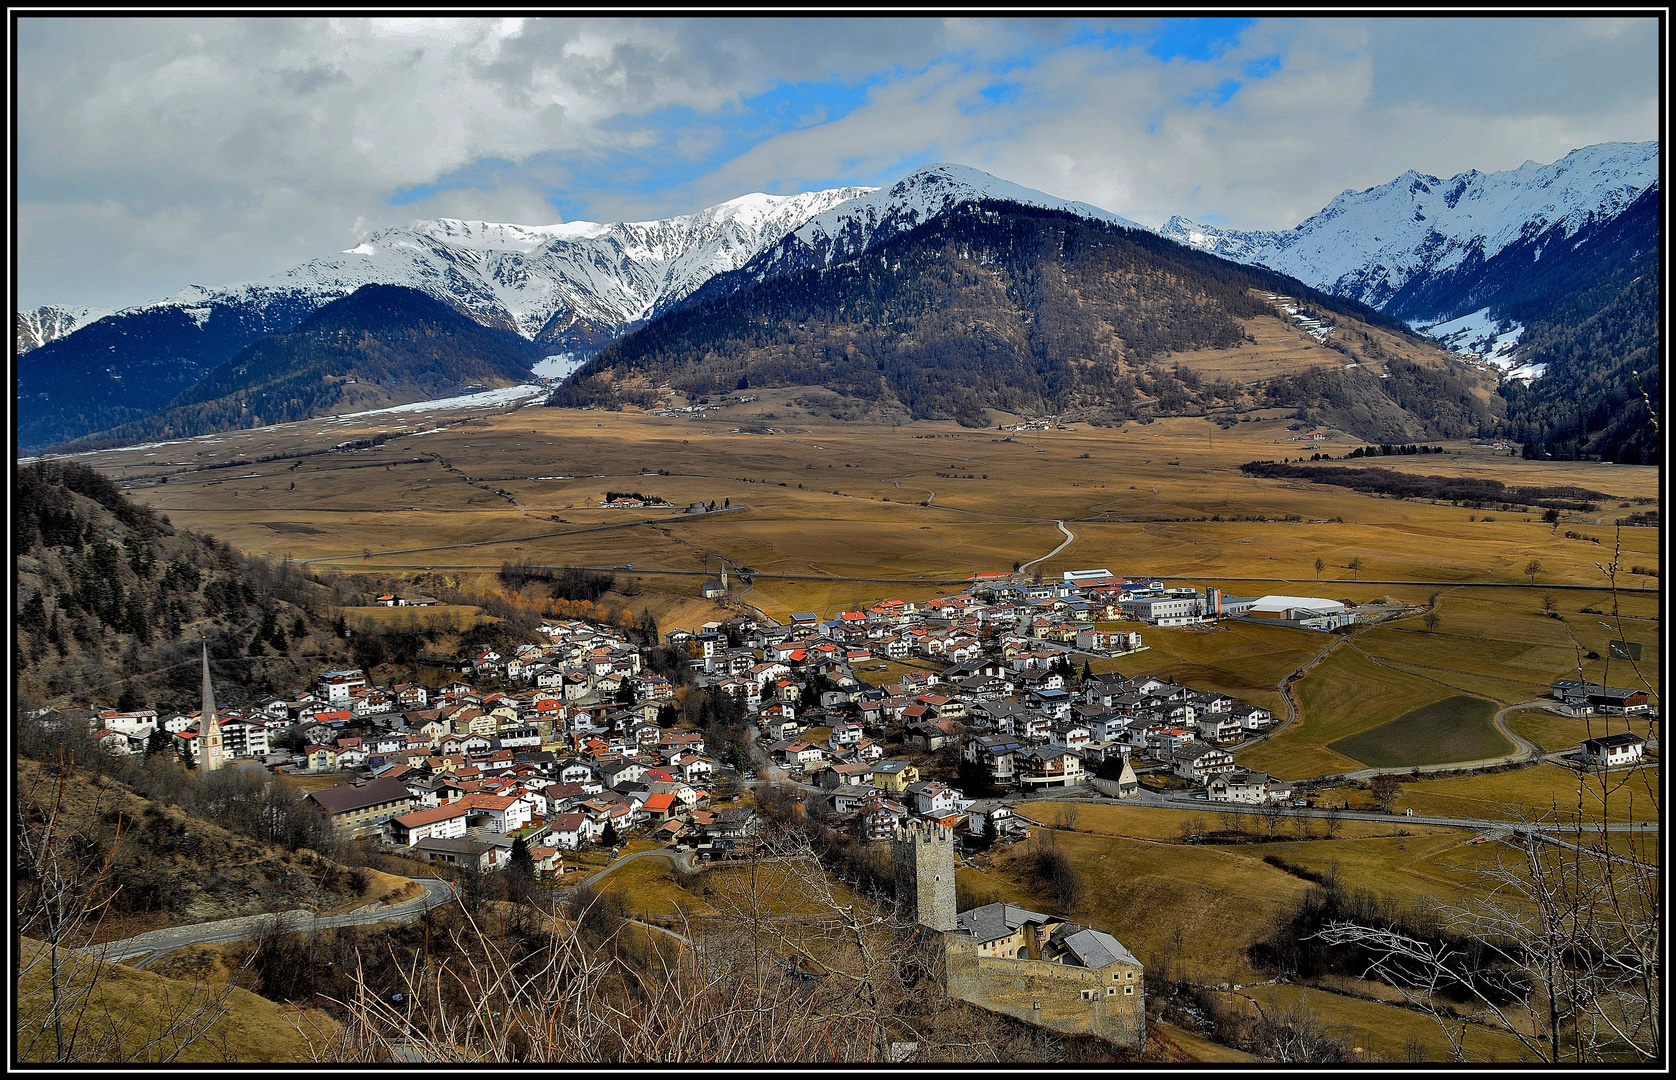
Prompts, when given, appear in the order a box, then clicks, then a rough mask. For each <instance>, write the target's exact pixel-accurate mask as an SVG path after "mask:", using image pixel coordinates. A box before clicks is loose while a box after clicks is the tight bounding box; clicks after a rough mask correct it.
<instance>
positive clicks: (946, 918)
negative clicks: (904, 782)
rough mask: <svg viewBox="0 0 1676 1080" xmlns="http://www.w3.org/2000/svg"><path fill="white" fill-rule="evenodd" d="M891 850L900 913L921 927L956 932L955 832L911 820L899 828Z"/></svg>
mask: <svg viewBox="0 0 1676 1080" xmlns="http://www.w3.org/2000/svg"><path fill="white" fill-rule="evenodd" d="M890 851H891V856H892V859H893V861H894V863H895V866H896V906H897V910H898V911H900V912H901V913H902V914H903V915H904V916H906V917H907V918H910V919H912V920H914V921H915V922H917V923H919V924H920V925H921V926H928V927H930V928H931V929H933V930H941V931H945V932H946V931H949V930H953V929H954V928H955V926H956V923H955V918H954V917H955V901H954V833H952V832H950V831H949V829H948V828H946V827H945V826H942V825H935V824H932V823H930V822H924V821H908V822H905V823H904V824H902V825H899V826H897V829H896V835H895V836H894V837H893V838H892V839H891V842H890Z"/></svg>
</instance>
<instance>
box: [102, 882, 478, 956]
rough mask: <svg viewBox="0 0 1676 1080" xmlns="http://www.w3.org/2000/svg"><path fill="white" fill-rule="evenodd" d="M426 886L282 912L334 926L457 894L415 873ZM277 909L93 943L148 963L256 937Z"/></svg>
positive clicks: (421, 909)
mask: <svg viewBox="0 0 1676 1080" xmlns="http://www.w3.org/2000/svg"><path fill="white" fill-rule="evenodd" d="M413 880H415V881H417V882H418V883H419V884H421V885H423V886H424V887H425V895H424V896H421V897H417V898H415V899H413V900H409V901H406V902H404V903H400V904H369V905H367V906H366V907H364V908H357V909H356V910H354V911H350V912H346V913H344V914H342V915H316V914H315V913H314V912H312V911H309V910H308V909H306V908H297V909H294V910H292V911H287V912H282V913H280V914H279V915H278V916H277V917H278V918H279V919H280V920H282V921H283V922H284V923H285V924H286V925H287V927H288V928H290V929H294V930H330V929H333V928H335V927H340V926H367V925H371V924H375V923H382V922H412V921H413V920H415V919H417V918H419V917H420V916H422V915H424V913H425V912H426V911H428V910H430V909H431V908H433V907H436V906H437V905H439V904H446V903H448V902H449V901H450V900H452V899H453V898H454V890H453V889H452V888H451V887H450V886H449V885H448V883H447V882H445V881H441V880H439V879H437V878H414V879H413ZM275 917H276V916H274V915H246V916H244V917H242V918H237V919H217V920H214V921H212V922H202V923H193V924H191V925H189V926H171V927H168V928H167V929H163V930H152V931H149V932H147V933H144V934H138V935H136V936H134V937H131V938H124V939H122V940H121V941H113V942H109V943H108V944H105V945H99V946H93V947H92V948H90V949H89V950H88V951H89V952H94V953H96V954H97V955H99V956H101V957H102V958H104V959H106V960H111V961H121V960H130V959H133V958H135V957H144V958H145V959H143V960H141V961H140V962H139V963H138V964H137V965H135V966H137V967H144V966H145V965H146V964H149V963H151V962H152V961H153V960H156V959H157V958H158V957H160V956H163V955H166V954H168V953H171V952H174V951H175V950H176V949H179V948H182V947H184V946H187V945H207V944H214V943H217V942H223V941H242V940H244V939H246V938H250V937H254V936H255V935H256V934H257V933H258V932H259V931H260V930H261V929H262V928H263V927H264V926H265V925H266V924H267V923H268V921H269V920H270V919H273V918H275Z"/></svg>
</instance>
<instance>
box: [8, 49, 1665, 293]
mask: <svg viewBox="0 0 1676 1080" xmlns="http://www.w3.org/2000/svg"><path fill="white" fill-rule="evenodd" d="M15 26H16V33H17V37H16V50H17V51H16V56H17V66H16V68H15V74H16V98H15V103H16V115H17V125H16V129H15V143H14V153H15V161H14V164H15V170H16V171H15V176H16V181H17V201H16V203H15V206H14V213H15V215H16V217H15V222H14V225H15V228H14V235H15V236H16V238H17V263H16V266H17V270H16V275H17V276H16V279H15V286H16V296H17V300H18V304H19V306H20V307H24V308H30V307H35V306H39V305H42V304H49V303H56V304H87V305H92V306H96V307H103V308H118V307H123V306H126V305H130V304H137V303H143V302H147V301H150V300H154V299H157V298H160V297H163V296H166V295H168V294H171V293H174V292H177V291H178V290H180V289H181V288H183V287H185V286H187V285H189V284H197V285H219V284H224V283H229V282H236V281H244V280H251V279H256V278H262V277H266V276H269V275H271V274H275V273H279V272H282V271H283V270H285V269H286V268H288V267H290V266H294V265H296V264H298V263H301V262H304V261H306V260H308V259H311V258H316V257H319V256H323V255H327V254H330V253H332V252H335V251H339V250H342V249H345V248H349V247H353V246H354V245H355V244H356V243H358V242H359V240H360V238H361V237H363V236H365V235H367V234H368V233H369V232H372V231H374V230H377V229H380V228H387V227H390V226H400V225H405V224H407V223H408V222H409V221H412V220H414V219H416V218H431V217H457V218H468V219H481V220H491V221H511V222H517V223H520V224H549V223H553V222H558V221H571V220H578V219H582V220H593V221H624V220H646V219H652V218H659V217H668V216H672V215H676V214H683V213H691V212H693V211H695V210H698V209H701V208H703V207H705V206H710V205H714V204H716V203H719V202H723V201H726V200H728V199H731V198H735V197H737V196H739V195H743V194H746V193H748V192H753V191H764V192H769V193H773V194H793V193H796V192H800V191H810V190H816V189H820V188H829V187H837V186H840V185H847V184H886V183H889V182H891V181H894V180H895V179H897V178H899V177H901V176H902V175H903V174H905V173H907V172H908V171H910V170H912V169H913V168H915V167H917V166H919V165H924V164H930V163H933V162H956V163H960V164H965V165H969V166H972V167H974V168H978V169H982V170H984V171H986V172H989V173H993V174H995V175H997V176H1000V177H1003V178H1005V179H1008V180H1011V181H1013V182H1015V183H1019V184H1023V185H1025V186H1027V187H1032V188H1037V189H1040V190H1042V191H1045V192H1048V193H1049V194H1052V195H1056V196H1059V197H1062V198H1067V199H1078V200H1082V201H1084V202H1089V203H1093V204H1095V205H1097V206H1101V207H1104V208H1106V209H1108V210H1111V211H1113V212H1115V213H1118V214H1122V215H1124V216H1126V217H1129V218H1132V219H1134V220H1136V221H1139V222H1141V223H1143V224H1147V225H1153V226H1156V225H1159V224H1162V223H1163V221H1164V220H1165V219H1166V218H1168V217H1169V216H1170V215H1172V214H1184V215H1186V216H1188V217H1191V218H1195V219H1197V220H1200V221H1204V222H1209V223H1212V224H1218V225H1225V226H1232V227H1238V228H1262V229H1274V228H1290V227H1291V226H1293V225H1295V224H1297V223H1298V222H1299V221H1301V220H1302V219H1303V218H1305V217H1308V216H1309V215H1310V214H1312V213H1314V212H1316V211H1318V210H1320V209H1321V208H1322V207H1323V206H1324V205H1325V204H1326V203H1327V202H1328V201H1329V200H1331V199H1332V198H1333V197H1334V196H1335V195H1337V194H1338V193H1339V192H1341V191H1344V190H1346V189H1357V190H1360V189H1363V188H1367V187H1372V186H1374V185H1376V184H1381V183H1384V182H1385V181H1387V180H1390V179H1391V178H1393V177H1395V176H1397V175H1399V174H1400V173H1402V172H1403V171H1405V170H1407V169H1410V168H1413V169H1418V170H1420V171H1421V172H1425V173H1431V174H1434V175H1438V176H1449V175H1452V174H1454V173H1457V172H1461V171H1465V170H1467V169H1472V168H1476V169H1479V170H1481V171H1485V172H1490V171H1495V170H1499V169H1510V168H1517V167H1518V166H1519V165H1521V164H1523V163H1524V162H1525V161H1527V160H1532V161H1537V162H1540V163H1546V162H1549V161H1553V160H1556V159H1558V158H1560V157H1563V156H1564V155H1565V154H1566V153H1567V152H1568V151H1570V150H1573V149H1576V148H1578V147H1580V146H1587V145H1591V144H1594V143H1599V142H1609V141H1626V142H1638V141H1644V140H1651V139H1656V138H1658V136H1659V126H1658V123H1659V112H1658V106H1659V101H1660V93H1659V85H1658V45H1659V26H1658V22H1657V20H1656V19H1655V18H1652V17H1641V18H1576V19H1561V18H1536V17H1491V18H1475V19H1467V18H1443V19H1419V18H1364V19H1312V18H1301V19H1248V18H1209V19H1186V18H1148V19H1116V20H1093V19H1051V20H1048V19H1041V20H1035V19H917V18H887V19H837V20H814V19H800V18H781V19H755V18H712V19H692V20H688V19H581V20H572V19H528V20H525V19H487V20H472V19H324V18H311V19H277V18H254V19H138V20H129V19H117V18H80V19H65V18H45V17H21V18H19V19H18V20H17V21H16V23H15Z"/></svg>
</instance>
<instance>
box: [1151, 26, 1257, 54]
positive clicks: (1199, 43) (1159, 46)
mask: <svg viewBox="0 0 1676 1080" xmlns="http://www.w3.org/2000/svg"><path fill="white" fill-rule="evenodd" d="M1256 21H1257V20H1255V19H1226V18H1218V19H1165V20H1164V23H1163V25H1162V26H1161V27H1159V29H1158V33H1157V36H1156V37H1154V38H1153V39H1152V43H1151V44H1150V45H1148V46H1147V47H1146V51H1147V52H1148V53H1149V54H1151V55H1152V56H1155V57H1157V58H1158V59H1160V60H1165V61H1169V60H1177V59H1181V60H1215V59H1216V58H1217V57H1219V56H1221V55H1222V54H1223V53H1225V52H1227V51H1228V50H1229V49H1231V48H1233V46H1234V45H1235V44H1236V43H1237V42H1238V41H1239V37H1240V34H1241V33H1243V32H1244V31H1245V28H1246V27H1248V26H1250V25H1251V24H1252V23H1254V22H1256Z"/></svg>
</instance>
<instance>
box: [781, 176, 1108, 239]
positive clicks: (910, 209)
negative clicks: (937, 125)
mask: <svg viewBox="0 0 1676 1080" xmlns="http://www.w3.org/2000/svg"><path fill="white" fill-rule="evenodd" d="M986 199H991V200H996V201H1005V202H1016V203H1021V204H1023V205H1025V206H1040V207H1044V208H1047V209H1051V210H1064V211H1067V212H1069V213H1073V214H1077V215H1078V216H1080V217H1087V218H1093V219H1094V220H1096V221H1107V222H1111V223H1113V224H1116V225H1123V226H1127V227H1129V228H1134V229H1138V228H1140V227H1141V226H1139V225H1137V224H1136V223H1135V222H1133V221H1130V220H1129V219H1128V218H1124V217H1119V216H1118V215H1116V214H1114V213H1112V212H1111V211H1109V210H1102V209H1101V208H1100V207H1098V206H1093V205H1090V204H1089V203H1085V202H1075V201H1073V200H1070V199H1060V198H1057V197H1055V196H1052V195H1048V194H1046V193H1045V192H1041V191H1037V190H1035V189H1034V188H1027V187H1024V186H1023V185H1021V184H1015V183H1013V182H1011V181H1010V180H1002V179H1001V178H1000V177H997V176H991V175H990V174H989V173H986V172H982V171H980V170H978V169H974V168H972V167H971V166H968V165H953V164H936V165H925V166H922V167H920V168H918V169H915V170H914V171H913V172H911V173H909V174H908V175H907V176H904V177H903V178H902V179H900V180H898V181H897V182H896V183H894V184H892V185H891V186H890V187H888V188H877V189H875V190H873V191H872V192H871V193H869V194H867V195H864V196H861V197H860V198H856V199H853V200H851V201H849V202H846V203H843V204H841V205H839V206H836V207H834V208H832V209H830V210H828V211H826V212H825V213H823V214H817V215H815V216H814V217H812V218H810V219H809V221H808V222H807V223H806V224H805V225H803V227H802V228H800V229H798V230H797V231H796V232H795V233H793V237H795V239H797V240H798V241H800V242H802V243H804V244H807V245H811V246H822V243H823V241H824V240H828V239H831V238H836V237H838V236H840V235H843V234H845V233H848V232H851V231H852V230H859V231H860V233H861V234H862V236H863V243H864V244H865V243H866V242H868V241H870V240H871V239H872V237H873V234H874V233H875V232H876V231H877V230H878V229H879V228H880V227H881V226H886V225H887V223H889V224H890V225H893V226H894V228H893V229H892V230H891V231H899V230H900V229H902V228H912V227H913V226H914V225H918V224H919V223H921V222H924V221H928V220H930V219H931V218H934V217H936V216H937V215H939V214H942V213H945V212H946V211H948V210H949V209H950V208H951V207H954V206H958V205H960V204H961V203H968V202H978V201H982V200H986ZM849 253H850V252H849V251H848V250H847V248H845V249H844V250H834V251H832V252H831V253H830V257H838V256H839V255H842V254H849Z"/></svg>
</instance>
